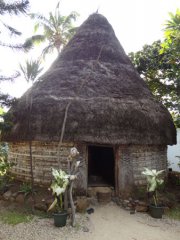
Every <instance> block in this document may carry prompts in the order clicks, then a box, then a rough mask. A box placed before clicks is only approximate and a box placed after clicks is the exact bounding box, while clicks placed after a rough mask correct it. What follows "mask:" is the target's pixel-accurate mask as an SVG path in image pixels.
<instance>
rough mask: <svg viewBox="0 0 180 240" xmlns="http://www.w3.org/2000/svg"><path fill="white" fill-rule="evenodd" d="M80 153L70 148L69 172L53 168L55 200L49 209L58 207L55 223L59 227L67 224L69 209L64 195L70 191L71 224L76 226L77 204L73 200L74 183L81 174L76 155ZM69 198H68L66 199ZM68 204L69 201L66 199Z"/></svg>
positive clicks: (52, 187) (68, 158)
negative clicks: (65, 207) (66, 207)
mask: <svg viewBox="0 0 180 240" xmlns="http://www.w3.org/2000/svg"><path fill="white" fill-rule="evenodd" d="M78 155H79V152H78V150H77V149H76V148H75V147H73V148H71V149H70V154H69V156H68V157H67V166H68V174H67V173H66V172H65V171H63V170H61V169H60V170H56V169H54V168H53V169H52V175H53V177H54V180H53V182H52V184H51V187H50V188H51V190H52V193H53V196H54V201H53V203H52V204H51V205H50V207H49V209H48V211H50V210H52V209H56V211H55V213H54V214H53V216H54V224H55V226H57V227H63V226H65V225H66V220H67V211H66V210H65V209H64V201H63V195H64V193H66V197H67V193H69V194H68V195H69V203H70V206H71V212H72V213H71V224H72V226H75V205H74V202H73V196H72V195H73V194H72V192H73V183H74V180H76V179H77V177H78V174H79V166H80V161H76V159H75V157H76V156H78ZM66 200H67V199H66ZM66 205H67V201H66Z"/></svg>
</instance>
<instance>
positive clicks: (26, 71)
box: [19, 60, 43, 82]
mask: <svg viewBox="0 0 180 240" xmlns="http://www.w3.org/2000/svg"><path fill="white" fill-rule="evenodd" d="M19 67H20V70H21V72H22V73H23V75H24V77H25V79H26V81H27V82H30V81H31V82H34V81H35V80H36V78H37V76H38V75H39V74H40V73H41V71H42V70H43V67H41V61H40V60H35V61H33V60H26V61H25V66H23V65H22V64H19Z"/></svg>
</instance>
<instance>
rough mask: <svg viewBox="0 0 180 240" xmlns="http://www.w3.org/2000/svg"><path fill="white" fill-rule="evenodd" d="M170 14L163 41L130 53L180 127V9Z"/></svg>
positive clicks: (143, 76)
mask: <svg viewBox="0 0 180 240" xmlns="http://www.w3.org/2000/svg"><path fill="white" fill-rule="evenodd" d="M170 17H171V19H170V20H169V21H167V23H166V28H165V29H164V34H165V39H164V41H163V42H161V41H155V42H153V43H152V45H145V46H144V47H143V49H142V50H141V51H138V52H136V53H130V54H129V56H130V58H131V60H132V63H133V64H134V66H135V68H136V69H137V71H138V72H139V73H140V75H141V77H142V78H143V79H144V80H145V81H146V83H147V85H148V86H149V88H150V90H151V91H152V93H153V94H154V96H155V97H156V99H157V100H158V101H161V102H162V103H163V104H164V105H165V106H166V107H167V108H168V109H169V111H170V112H171V113H172V116H173V119H174V122H175V124H176V125H177V127H180V60H179V56H180V11H179V10H177V12H176V14H175V15H173V14H170Z"/></svg>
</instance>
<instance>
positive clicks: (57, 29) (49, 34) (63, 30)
mask: <svg viewBox="0 0 180 240" xmlns="http://www.w3.org/2000/svg"><path fill="white" fill-rule="evenodd" d="M30 16H31V18H32V19H35V20H36V24H35V26H34V30H35V32H37V31H38V30H39V31H40V34H37V35H34V36H32V37H31V38H28V39H27V40H26V42H25V43H24V45H27V46H29V47H31V46H32V45H34V44H39V43H42V42H47V46H46V47H45V48H44V49H43V52H42V55H43V56H44V57H45V55H46V54H47V53H51V52H52V51H53V50H54V49H56V50H57V51H58V52H60V51H61V49H62V47H63V46H64V45H66V44H67V42H68V41H69V39H70V38H71V37H72V36H73V35H74V33H75V31H76V28H74V27H73V24H72V22H73V21H75V20H76V18H77V16H78V14H77V13H76V12H71V13H70V14H69V15H68V16H63V15H61V14H60V11H59V3H58V4H57V6H56V9H55V12H54V13H52V12H50V13H49V16H48V18H46V17H45V16H43V15H40V14H37V13H33V14H30Z"/></svg>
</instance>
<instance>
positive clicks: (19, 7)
mask: <svg viewBox="0 0 180 240" xmlns="http://www.w3.org/2000/svg"><path fill="white" fill-rule="evenodd" d="M28 7H29V1H28V0H20V1H14V2H12V1H11V3H7V1H3V0H1V1H0V39H1V40H0V47H8V48H11V49H16V50H26V46H25V45H23V44H21V43H18V44H14V43H11V40H12V39H13V38H12V36H20V35H21V32H19V31H18V30H17V29H15V28H14V27H12V26H10V25H8V24H7V23H6V21H7V20H6V18H5V17H6V15H7V16H8V15H10V16H18V15H19V14H26V13H27V10H28ZM3 33H5V34H7V33H8V35H9V42H8V43H7V42H3V41H2V34H3ZM5 39H7V37H6V38H5ZM7 41H8V40H7ZM0 72H3V71H2V70H0ZM17 77H19V72H17V71H15V72H14V73H12V74H11V73H10V74H9V75H8V76H6V75H5V74H1V75H0V81H9V80H14V79H15V78H17ZM13 101H14V98H12V97H10V96H9V95H8V94H3V93H2V92H1V91H0V107H1V106H8V107H9V106H10V105H11V103H13Z"/></svg>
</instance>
